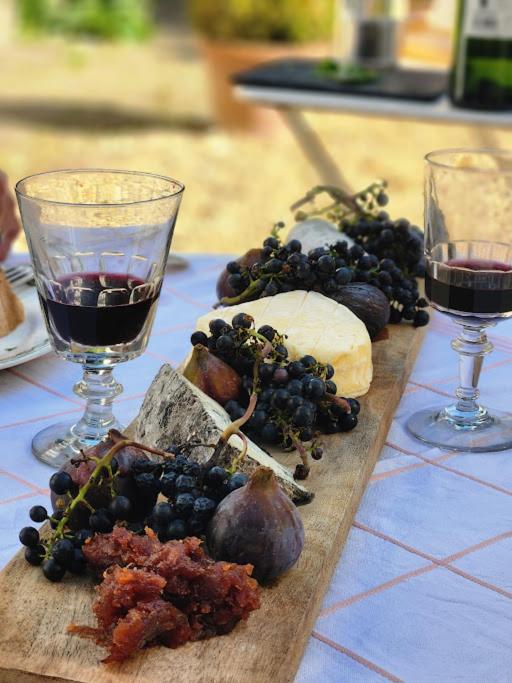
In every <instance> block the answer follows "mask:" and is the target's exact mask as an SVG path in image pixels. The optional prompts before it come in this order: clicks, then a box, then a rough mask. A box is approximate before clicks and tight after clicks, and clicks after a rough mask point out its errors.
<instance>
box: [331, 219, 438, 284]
mask: <svg viewBox="0 0 512 683" xmlns="http://www.w3.org/2000/svg"><path fill="white" fill-rule="evenodd" d="M341 227H342V230H343V232H344V233H345V234H346V235H348V236H349V237H351V238H352V239H353V240H354V241H355V242H356V244H359V245H360V246H361V247H363V249H364V250H365V251H366V252H367V253H368V254H373V255H375V256H377V258H378V259H379V260H380V259H392V260H393V261H394V263H395V265H397V266H398V267H399V268H401V269H402V270H403V271H404V272H405V273H407V274H410V275H412V276H414V277H424V276H425V261H424V257H423V233H422V232H421V230H420V229H419V228H418V227H417V226H415V225H411V224H410V223H409V221H408V220H407V219H406V218H399V219H397V220H391V219H390V217H389V214H388V213H387V211H379V213H378V214H377V215H376V216H368V215H362V216H358V217H357V218H356V219H354V220H352V221H350V220H344V221H343V222H342V224H341Z"/></svg>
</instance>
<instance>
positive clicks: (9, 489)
mask: <svg viewBox="0 0 512 683" xmlns="http://www.w3.org/2000/svg"><path fill="white" fill-rule="evenodd" d="M227 259H228V257H227V256H220V255H214V256H212V255H209V256H206V255H198V256H194V257H191V258H190V267H189V268H188V269H187V270H184V271H181V272H175V273H171V274H169V275H168V276H167V277H166V280H165V283H164V286H163V290H162V295H161V300H160V304H159V308H158V313H157V316H156V320H155V325H154V330H153V333H152V336H151V339H150V342H149V347H148V350H147V351H146V353H145V354H144V355H143V356H142V357H140V358H138V359H136V360H134V361H131V362H129V363H126V364H123V365H120V366H119V367H118V368H117V369H116V377H117V378H118V380H119V381H121V382H122V383H123V384H124V387H125V393H124V394H123V395H122V396H121V398H120V399H119V400H118V401H117V403H116V405H115V411H116V414H117V416H118V417H119V419H121V420H122V421H124V422H125V423H128V422H129V421H130V420H131V419H133V418H134V417H135V415H136V414H137V411H138V408H139V406H140V403H141V400H142V396H143V393H144V391H145V390H146V389H147V387H148V385H149V384H150V382H151V380H152V378H153V376H154V375H155V374H156V372H157V371H158V369H159V367H160V365H161V364H162V363H164V362H171V363H173V364H177V363H179V361H180V360H181V359H182V358H183V357H184V355H185V352H186V350H187V348H188V343H189V342H188V338H189V335H190V333H191V332H192V331H193V329H194V321H195V319H196V318H197V317H198V316H199V315H200V314H201V313H202V312H204V311H205V310H208V309H209V308H210V307H211V305H212V304H213V303H214V300H215V290H214V282H215V280H216V278H217V275H218V273H219V271H220V270H221V268H222V267H223V265H224V264H225V263H226V260H227ZM452 334H453V330H452V327H451V323H450V322H449V321H448V320H445V319H444V318H443V317H442V316H437V315H436V316H434V317H433V320H432V322H431V324H430V326H429V328H428V330H427V334H426V337H425V341H424V346H423V350H422V352H421V353H420V355H419V358H418V360H417V362H416V365H415V367H414V370H413V372H412V375H411V377H410V380H409V383H408V384H407V389H406V391H405V394H404V396H403V399H402V401H401V403H400V405H399V407H398V409H397V411H396V415H395V418H394V420H393V423H392V427H391V429H390V432H389V434H388V438H387V441H386V445H385V447H384V449H383V451H382V453H381V456H380V460H379V462H378V463H377V466H376V468H375V470H374V473H373V476H372V478H371V481H370V483H369V485H368V488H367V490H366V493H365V495H364V497H363V500H362V503H361V506H360V509H359V510H358V512H357V514H356V517H355V522H354V525H353V527H352V529H351V532H350V535H349V538H348V541H347V544H346V546H345V550H344V552H343V554H342V556H341V558H340V561H339V564H338V567H337V569H336V571H335V574H334V576H333V579H332V582H331V585H330V587H329V590H328V592H327V594H326V595H325V599H324V603H323V608H322V611H321V614H320V616H319V618H318V620H317V622H316V625H315V628H314V631H313V633H312V637H311V639H310V641H309V644H308V646H307V649H306V652H305V655H304V658H303V661H302V664H301V667H300V669H299V672H298V674H297V679H296V683H339V682H341V681H350V683H363V682H365V683H366V682H368V681H371V682H373V681H375V683H377V682H378V681H382V680H388V681H395V682H396V681H410V682H414V683H423V682H424V681H425V682H430V681H436V682H438V681H442V682H445V681H446V682H451V681H454V680H461V681H465V682H467V681H475V683H476V682H477V681H478V683H482V682H484V681H485V683H494V682H499V683H503V682H507V681H512V641H511V635H512V572H511V557H512V453H511V452H510V451H506V452H502V453H493V454H474V455H460V454H459V455H457V454H456V453H446V452H441V451H439V450H438V449H435V448H429V447H428V446H427V445H425V444H421V443H419V442H416V441H415V440H413V439H412V438H410V437H409V436H408V435H407V434H406V432H405V430H404V422H405V419H406V417H407V416H408V415H409V414H410V413H411V411H413V410H416V409H418V408H420V407H423V406H426V405H431V404H436V403H439V402H445V401H447V400H448V397H450V396H451V394H452V391H453V390H454V387H455V383H456V376H455V372H456V356H455V354H454V353H453V351H451V349H450V346H449V340H450V337H451V336H452ZM491 339H492V341H493V343H494V345H495V351H494V353H493V354H492V356H491V357H490V359H489V360H488V363H487V365H486V366H485V367H484V371H483V373H482V380H481V384H482V395H483V398H484V400H489V401H490V399H491V398H492V399H493V402H494V404H497V405H500V406H501V407H503V406H507V405H508V402H509V401H510V399H511V398H512V389H511V387H512V327H511V324H510V323H502V324H501V325H500V326H499V327H498V328H497V331H494V332H492V333H491ZM79 375H80V368H79V367H78V366H75V365H74V364H73V363H66V362H63V361H61V360H59V359H57V358H56V357H54V356H53V355H51V354H49V355H47V356H44V357H43V358H40V359H38V360H35V361H32V362H30V363H26V364H25V365H22V366H18V367H16V368H12V369H10V370H4V371H1V372H0V454H1V455H0V565H4V564H5V563H6V562H7V561H8V559H9V558H10V557H11V556H12V555H13V554H14V553H15V552H16V551H17V550H18V548H19V544H18V541H17V535H18V531H19V529H20V528H21V527H22V526H24V525H26V524H28V523H30V522H29V518H28V509H29V508H30V507H31V506H32V505H35V504H37V503H41V504H46V503H47V496H48V489H47V485H48V478H49V475H50V474H51V472H52V470H50V468H49V467H47V466H46V465H43V464H42V463H40V462H38V461H37V460H35V459H34V458H33V456H32V455H31V453H30V441H31V438H32V436H33V435H34V433H35V432H36V431H37V430H39V429H41V428H42V427H45V426H47V425H49V424H51V423H52V422H54V421H56V420H57V419H64V418H66V419H68V418H69V419H72V418H76V417H78V415H79V414H80V411H81V410H82V405H81V402H80V401H79V400H78V399H77V398H76V397H75V396H74V394H73V393H72V392H71V386H72V384H73V382H74V381H76V380H77V379H78V378H79ZM361 424H364V416H363V420H362V421H361ZM191 683H192V681H191ZM244 683H245V682H244ZM246 683H250V681H247V682H246Z"/></svg>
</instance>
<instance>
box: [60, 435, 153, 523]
mask: <svg viewBox="0 0 512 683" xmlns="http://www.w3.org/2000/svg"><path fill="white" fill-rule="evenodd" d="M110 433H111V435H112V438H107V439H105V440H104V441H101V442H100V443H98V444H96V446H93V447H92V448H88V449H87V450H86V451H84V455H85V456H91V457H95V458H101V457H102V456H103V455H105V453H106V452H107V451H108V450H109V449H110V448H111V447H112V446H113V445H114V444H115V443H117V442H118V441H120V440H121V439H124V438H125V437H124V436H123V435H122V434H121V433H120V432H118V431H116V430H111V432H110ZM116 460H117V464H118V473H119V474H118V476H117V477H116V478H115V480H114V489H115V491H116V493H117V494H119V495H123V496H127V497H128V498H131V497H133V495H134V488H135V487H134V484H133V479H132V476H131V464H132V462H133V461H134V460H149V458H148V455H147V453H146V452H145V451H142V450H141V449H139V448H136V447H134V446H128V447H127V448H123V449H122V450H120V451H119V452H118V453H117V455H116ZM95 467H96V463H95V462H94V460H87V459H86V458H84V459H76V460H71V461H69V462H67V463H66V464H64V465H63V466H62V467H61V468H60V470H59V471H63V472H67V473H68V474H69V475H70V477H71V479H72V480H73V483H74V484H75V485H76V488H77V489H78V488H81V487H82V486H83V485H84V484H85V483H86V482H87V481H88V480H89V477H90V476H91V473H92V472H93V470H94V468H95ZM130 494H131V495H130ZM111 498H112V494H111V490H110V486H109V485H108V484H104V485H101V486H94V487H91V489H90V491H89V492H88V493H87V496H86V500H87V502H88V503H89V505H91V506H92V507H93V508H94V509H95V510H97V509H98V508H104V507H107V506H108V504H109V502H110V500H111ZM70 501H71V495H70V494H69V493H66V494H64V495H61V496H60V495H57V494H55V493H53V491H51V504H52V509H53V511H54V512H57V511H58V510H63V509H64V508H66V507H67V505H68V503H69V502H70ZM90 514H91V511H90V509H89V508H88V507H87V505H84V504H82V503H79V504H78V505H77V506H76V507H75V509H74V510H73V513H72V514H71V516H70V518H69V522H68V526H69V527H70V529H73V530H78V529H82V528H87V527H88V520H89V516H90Z"/></svg>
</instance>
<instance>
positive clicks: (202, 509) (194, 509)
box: [129, 452, 248, 543]
mask: <svg viewBox="0 0 512 683" xmlns="http://www.w3.org/2000/svg"><path fill="white" fill-rule="evenodd" d="M141 466H142V469H143V470H144V472H143V473H142V474H144V475H145V479H146V481H147V484H146V485H149V486H153V487H154V488H155V489H157V490H158V491H159V492H160V493H161V496H160V498H161V500H160V502H158V503H156V505H155V506H154V507H153V509H152V511H151V514H150V515H149V516H148V517H147V519H146V520H144V522H143V523H142V524H141V523H135V524H133V525H131V526H130V525H129V528H130V529H131V530H132V531H134V532H139V531H142V530H143V528H144V526H149V527H150V528H152V529H153V530H154V531H155V532H156V533H157V535H158V538H159V540H160V541H162V543H165V542H166V541H172V540H176V539H177V540H179V539H182V538H185V537H186V536H201V535H203V534H205V533H206V527H207V525H208V522H209V521H210V519H211V517H212V516H213V514H214V512H215V510H216V509H217V505H218V504H219V503H220V501H221V500H223V498H225V497H226V496H227V495H228V494H229V493H231V492H232V491H235V490H236V489H238V488H240V487H242V486H245V484H246V483H247V481H248V476H247V475H246V474H244V473H243V472H235V473H232V472H229V471H228V470H226V469H224V468H223V467H220V466H214V467H206V466H204V465H200V464H199V463H197V462H194V461H193V460H190V459H189V458H187V457H186V456H185V455H183V454H181V453H179V452H176V457H175V458H174V459H173V460H170V461H168V462H165V463H164V464H163V465H156V466H155V465H154V464H153V463H149V464H148V463H147V462H145V463H141ZM151 479H152V481H151Z"/></svg>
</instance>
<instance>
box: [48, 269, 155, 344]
mask: <svg viewBox="0 0 512 683" xmlns="http://www.w3.org/2000/svg"><path fill="white" fill-rule="evenodd" d="M158 295H159V290H158V291H155V288H154V287H153V286H149V285H147V284H146V283H144V281H143V280H140V279H139V278H137V277H134V276H133V275H128V274H117V273H74V274H73V275H66V276H64V277H61V278H59V279H58V280H57V281H54V282H53V283H52V292H51V294H48V295H47V297H46V298H45V297H40V299H41V304H42V307H43V311H44V313H45V316H46V318H47V320H48V323H49V325H50V327H51V328H52V329H53V330H55V332H56V333H57V335H58V336H59V337H60V339H61V340H62V341H64V342H67V343H69V344H80V345H82V346H85V347H95V348H97V347H107V346H109V347H110V346H115V345H116V344H127V343H130V342H132V341H133V340H134V339H136V338H137V337H138V335H139V334H140V333H141V331H142V329H143V327H144V323H145V322H146V320H147V318H148V316H149V315H150V313H151V311H152V309H153V308H154V307H155V305H156V302H157V299H158Z"/></svg>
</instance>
